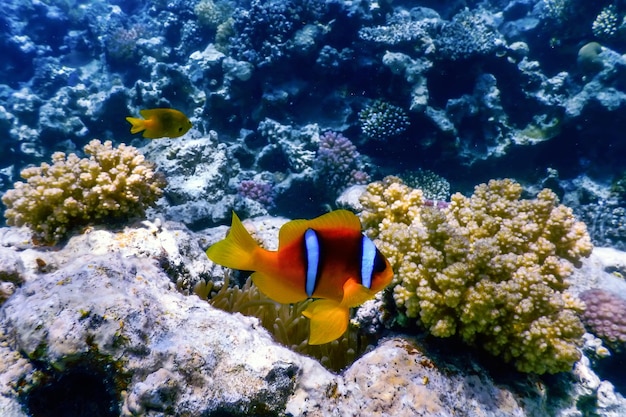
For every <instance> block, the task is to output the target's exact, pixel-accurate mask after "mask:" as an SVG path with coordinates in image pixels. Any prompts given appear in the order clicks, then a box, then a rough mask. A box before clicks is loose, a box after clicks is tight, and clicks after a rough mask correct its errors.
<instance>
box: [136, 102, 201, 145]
mask: <svg viewBox="0 0 626 417" xmlns="http://www.w3.org/2000/svg"><path fill="white" fill-rule="evenodd" d="M139 113H140V114H141V117H143V119H140V118H137V117H127V118H126V120H127V121H128V122H129V123H130V124H131V125H132V126H131V128H130V133H139V132H141V131H143V137H144V138H148V139H157V138H177V137H179V136H182V135H184V134H185V133H187V132H188V131H189V129H191V122H190V121H189V119H188V118H187V116H185V115H184V114H183V113H181V112H179V111H178V110H174V109H147V110H140V111H139Z"/></svg>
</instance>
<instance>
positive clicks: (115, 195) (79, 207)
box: [2, 139, 165, 244]
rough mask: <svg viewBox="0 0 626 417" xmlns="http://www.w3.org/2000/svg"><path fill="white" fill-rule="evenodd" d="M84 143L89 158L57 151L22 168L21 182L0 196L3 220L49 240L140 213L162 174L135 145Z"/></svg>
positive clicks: (156, 189) (159, 188) (161, 181)
mask: <svg viewBox="0 0 626 417" xmlns="http://www.w3.org/2000/svg"><path fill="white" fill-rule="evenodd" d="M84 149H85V153H86V154H87V155H89V157H88V158H82V159H81V158H79V157H78V156H77V155H76V154H74V153H71V154H69V155H67V156H66V155H65V154H64V153H63V152H56V153H54V154H53V155H52V165H50V164H47V163H43V164H41V166H39V167H30V168H26V169H24V170H23V171H22V172H21V176H22V178H24V179H25V180H26V182H21V181H18V182H17V183H16V184H15V189H13V190H9V191H7V192H6V194H5V195H4V196H3V197H2V202H3V203H4V204H5V205H6V206H7V210H6V212H5V213H4V215H5V217H6V219H7V224H9V225H10V226H23V225H27V226H29V227H30V228H31V229H32V231H33V232H34V238H35V240H37V241H41V242H42V243H47V244H51V243H55V242H57V241H59V240H61V239H63V238H64V237H66V236H67V235H68V234H69V233H70V232H71V231H72V230H73V229H75V228H77V227H82V226H86V225H89V224H107V223H108V222H111V221H123V220H127V219H129V218H133V217H141V216H143V215H144V213H145V209H146V208H147V207H149V206H151V205H153V204H154V203H155V202H156V200H157V199H158V198H159V197H160V196H161V194H162V188H163V187H164V186H165V180H164V179H163V177H162V176H161V175H158V174H157V173H156V172H155V171H154V169H153V166H152V164H151V163H149V162H147V161H146V160H145V159H144V157H143V155H141V154H140V153H139V151H138V150H137V149H136V148H134V147H132V146H126V145H124V144H122V145H120V146H119V147H117V148H114V147H113V145H112V144H111V142H110V141H106V142H104V143H101V142H100V141H99V140H97V139H94V140H92V141H91V142H89V143H88V144H87V145H86V146H85V148H84Z"/></svg>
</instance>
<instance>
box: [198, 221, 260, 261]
mask: <svg viewBox="0 0 626 417" xmlns="http://www.w3.org/2000/svg"><path fill="white" fill-rule="evenodd" d="M260 249H261V248H260V247H259V245H258V244H257V243H256V242H255V241H254V239H253V238H252V236H250V233H248V231H247V230H246V228H245V227H243V224H242V223H241V220H239V217H237V215H236V214H235V212H233V223H232V225H231V226H230V231H229V232H228V235H227V236H226V238H225V239H223V240H220V241H219V242H217V243H216V244H214V245H212V246H211V247H210V248H209V249H207V251H206V255H207V257H208V258H209V259H210V260H212V261H213V262H215V263H216V264H220V265H222V266H225V267H227V268H233V269H239V270H243V271H254V270H256V269H257V268H258V265H255V260H256V256H255V255H256V254H257V252H258V250H260Z"/></svg>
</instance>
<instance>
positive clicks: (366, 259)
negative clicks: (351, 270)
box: [361, 236, 377, 289]
mask: <svg viewBox="0 0 626 417" xmlns="http://www.w3.org/2000/svg"><path fill="white" fill-rule="evenodd" d="M376 257H377V250H376V246H375V245H374V242H372V241H371V240H370V239H369V238H368V237H367V236H363V237H362V238H361V285H363V286H364V287H365V288H367V289H370V288H372V277H373V275H374V264H375V262H376Z"/></svg>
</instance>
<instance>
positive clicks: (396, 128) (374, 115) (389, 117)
mask: <svg viewBox="0 0 626 417" xmlns="http://www.w3.org/2000/svg"><path fill="white" fill-rule="evenodd" d="M359 123H360V125H361V131H362V132H363V134H364V135H365V137H366V138H367V139H370V140H374V141H385V140H388V139H392V138H395V137H397V136H400V135H401V134H402V133H404V132H405V131H406V130H407V128H408V127H409V125H410V122H409V117H408V116H407V114H406V112H405V111H404V110H403V109H402V108H401V107H398V106H396V105H393V104H391V103H389V102H387V101H384V100H376V101H374V102H373V103H371V104H370V105H368V106H367V107H365V108H364V109H363V110H361V111H360V112H359Z"/></svg>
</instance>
